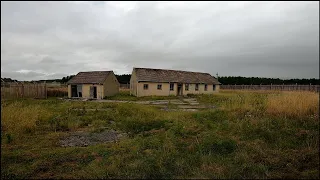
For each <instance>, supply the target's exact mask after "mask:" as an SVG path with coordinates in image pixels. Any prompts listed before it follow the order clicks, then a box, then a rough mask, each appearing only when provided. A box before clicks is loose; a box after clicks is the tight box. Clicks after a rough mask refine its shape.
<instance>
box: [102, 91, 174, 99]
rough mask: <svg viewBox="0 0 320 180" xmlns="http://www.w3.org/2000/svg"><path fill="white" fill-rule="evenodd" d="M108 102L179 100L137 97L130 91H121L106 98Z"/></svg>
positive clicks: (172, 97) (159, 97) (171, 96)
mask: <svg viewBox="0 0 320 180" xmlns="http://www.w3.org/2000/svg"><path fill="white" fill-rule="evenodd" d="M104 99H108V100H120V101H156V100H168V99H178V98H177V96H173V95H170V96H144V97H136V96H133V95H130V91H120V92H119V93H118V94H116V95H114V96H110V97H105V98H104Z"/></svg>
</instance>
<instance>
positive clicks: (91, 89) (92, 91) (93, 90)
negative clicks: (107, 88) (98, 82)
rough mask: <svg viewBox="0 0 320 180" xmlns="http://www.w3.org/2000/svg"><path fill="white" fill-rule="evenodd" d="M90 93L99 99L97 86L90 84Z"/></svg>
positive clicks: (93, 97) (92, 96)
mask: <svg viewBox="0 0 320 180" xmlns="http://www.w3.org/2000/svg"><path fill="white" fill-rule="evenodd" d="M89 94H90V98H92V99H97V98H98V90H97V86H90V88H89Z"/></svg>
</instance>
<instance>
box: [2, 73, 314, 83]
mask: <svg viewBox="0 0 320 180" xmlns="http://www.w3.org/2000/svg"><path fill="white" fill-rule="evenodd" d="M74 76H75V75H70V76H66V77H63V78H62V79H51V80H39V81H32V82H44V81H45V82H47V83H50V82H54V81H55V82H60V83H66V82H68V81H69V80H70V79H71V78H72V77H74ZM115 76H116V77H117V79H118V81H119V83H120V84H129V83H130V78H131V75H130V74H121V75H115ZM1 79H2V80H4V81H5V82H17V80H15V79H11V78H1ZM218 81H219V82H220V83H221V84H225V85H228V84H229V85H230V84H237V85H251V84H252V85H259V84H262V85H263V84H274V85H282V84H285V85H289V84H300V85H309V84H313V85H316V84H317V85H320V80H319V79H316V78H311V79H280V78H260V77H241V76H221V77H218Z"/></svg>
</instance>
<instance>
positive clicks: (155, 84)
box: [130, 68, 221, 97]
mask: <svg viewBox="0 0 320 180" xmlns="http://www.w3.org/2000/svg"><path fill="white" fill-rule="evenodd" d="M220 84H221V83H219V82H218V80H217V79H216V78H214V77H213V76H211V75H210V74H209V73H201V72H190V71H179V70H167V69H151V68H133V71H132V74H131V79H130V94H132V95H134V96H137V97H141V96H170V95H174V96H179V95H187V94H212V93H217V92H219V89H220Z"/></svg>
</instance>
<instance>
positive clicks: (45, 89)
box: [44, 82, 48, 99]
mask: <svg viewBox="0 0 320 180" xmlns="http://www.w3.org/2000/svg"><path fill="white" fill-rule="evenodd" d="M44 92H45V95H46V99H47V98H48V95H47V83H46V82H44Z"/></svg>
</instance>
